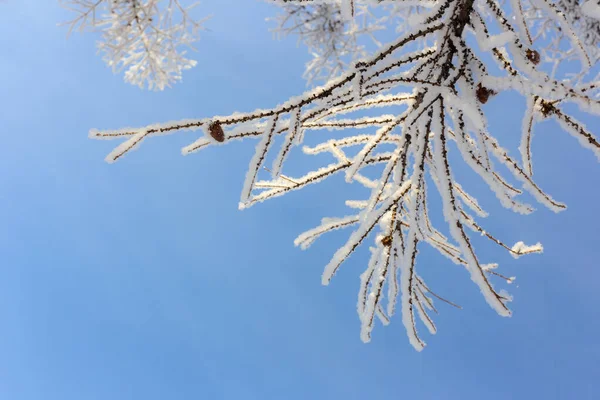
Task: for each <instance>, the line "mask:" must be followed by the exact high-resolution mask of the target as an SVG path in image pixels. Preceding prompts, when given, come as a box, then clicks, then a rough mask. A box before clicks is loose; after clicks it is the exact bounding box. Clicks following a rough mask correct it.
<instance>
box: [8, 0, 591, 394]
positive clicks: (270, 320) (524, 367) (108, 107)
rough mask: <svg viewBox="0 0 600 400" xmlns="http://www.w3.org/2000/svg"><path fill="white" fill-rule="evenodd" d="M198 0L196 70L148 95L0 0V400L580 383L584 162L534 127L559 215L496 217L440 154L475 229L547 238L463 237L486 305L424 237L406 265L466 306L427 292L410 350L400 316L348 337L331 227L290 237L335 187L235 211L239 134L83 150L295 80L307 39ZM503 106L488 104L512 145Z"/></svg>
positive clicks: (247, 7) (540, 167)
mask: <svg viewBox="0 0 600 400" xmlns="http://www.w3.org/2000/svg"><path fill="white" fill-rule="evenodd" d="M205 3H206V4H205V5H204V6H202V8H200V9H199V10H200V11H202V10H204V11H205V12H206V13H207V14H214V19H213V20H212V21H211V23H210V25H209V26H210V29H211V30H210V31H209V32H206V33H205V34H204V35H203V38H202V40H201V42H200V43H199V44H198V48H199V50H200V52H199V54H198V58H199V61H200V62H199V65H198V67H197V68H195V69H194V70H192V71H190V72H188V73H187V74H186V75H185V77H184V83H183V84H180V85H177V86H175V87H174V88H173V89H171V90H168V91H165V92H162V93H149V92H143V91H140V90H139V89H137V88H135V87H132V86H129V85H126V84H124V83H123V82H122V78H121V77H120V76H114V75H112V74H111V72H110V71H109V70H108V69H107V68H106V67H105V66H104V64H103V63H102V61H101V60H100V59H99V57H97V56H96V55H95V48H94V38H93V36H92V35H73V36H72V37H71V38H69V40H66V38H65V34H66V29H65V28H60V27H57V26H56V25H57V23H58V22H61V21H64V20H66V19H68V14H66V13H65V12H64V11H63V10H61V9H59V8H58V7H57V5H56V2H55V1H44V2H41V1H37V0H36V1H34V0H21V1H13V0H10V1H6V2H2V3H1V4H0V7H1V10H0V50H1V51H2V57H1V58H0V77H1V78H0V93H1V95H0V109H1V111H0V149H1V150H0V151H1V152H2V155H1V156H0V171H2V172H1V173H0V257H1V262H0V326H1V327H2V328H1V329H0V399H7V400H8V399H10V400H41V399H43V400H53V399H60V400H68V399H77V400H80V399H86V400H87V399H102V400H105V399H111V400H116V399H144V400H151V399H244V400H245V399H331V398H334V399H358V398H367V397H368V398H373V399H374V398H377V399H395V398H409V397H410V398H416V399H481V398H485V399H487V400H492V399H509V398H510V399H530V398H546V399H567V398H569V399H570V398H576V399H593V398H598V396H600V382H599V381H598V376H600V344H599V343H598V338H599V337H600V322H599V321H600V311H598V310H599V307H598V305H599V304H600V291H599V290H598V282H599V280H600V272H599V270H598V259H599V258H600V246H599V245H598V244H599V243H600V242H599V240H598V238H599V234H598V226H599V225H600V217H599V214H598V212H597V210H598V199H599V195H600V179H599V178H598V177H599V176H600V166H599V165H598V163H597V161H596V159H595V157H594V156H593V154H592V153H591V152H589V151H586V150H584V149H582V148H580V147H579V145H578V143H577V142H576V141H575V140H574V139H573V138H571V137H569V136H568V135H567V134H565V133H563V132H561V131H559V130H558V129H557V127H556V126H555V125H554V124H552V123H544V124H542V125H540V126H539V128H538V129H537V130H536V133H537V136H536V138H535V139H534V149H533V151H534V167H535V168H536V178H537V181H538V182H539V184H540V185H541V186H542V187H543V188H545V189H547V190H548V191H549V192H550V193H552V194H553V195H554V197H555V198H557V199H559V200H561V201H564V202H566V203H567V204H568V205H569V209H568V210H567V211H566V212H563V213H561V214H558V215H555V214H553V213H552V212H550V211H548V210H545V209H543V208H541V207H538V208H539V210H538V211H537V212H536V213H534V214H533V215H530V216H527V217H519V216H517V215H514V214H511V213H510V212H509V211H506V210H504V209H502V208H501V207H500V206H499V205H498V204H497V202H496V201H495V199H494V198H493V197H492V196H491V195H490V194H489V193H487V191H486V190H485V188H484V187H483V185H482V184H481V183H480V182H479V181H478V180H477V179H476V178H475V177H474V176H472V175H469V173H468V172H466V171H461V170H457V174H459V175H461V176H462V177H463V179H462V182H463V183H465V184H466V185H467V186H470V187H472V188H473V189H472V190H473V192H474V193H475V194H476V195H477V197H478V198H479V200H480V202H481V203H482V204H483V205H485V208H487V210H488V211H490V212H491V213H492V216H491V217H489V218H488V220H487V221H485V226H486V228H487V229H488V230H489V231H493V232H495V233H496V234H497V235H498V236H500V237H502V238H504V239H505V240H506V241H507V242H511V243H512V242H514V241H517V240H524V241H526V242H529V243H535V242H536V241H538V240H539V241H541V242H542V243H543V244H544V246H545V253H544V254H543V255H534V256H530V257H525V258H521V259H519V260H514V259H512V257H510V256H509V255H507V254H505V253H503V252H502V251H499V250H498V249H496V248H495V247H493V246H491V245H490V244H489V243H486V242H484V241H483V240H479V239H476V245H477V246H478V249H480V254H485V257H486V260H485V261H486V262H491V261H497V262H499V263H500V265H501V267H503V270H504V271H505V272H506V273H507V274H508V275H517V276H518V278H517V281H516V282H515V283H514V284H513V285H511V286H509V287H508V289H509V290H510V291H511V292H512V294H513V295H514V296H515V301H514V302H513V303H512V308H513V311H514V316H513V317H512V318H509V319H505V318H500V317H498V316H496V314H495V313H494V312H493V311H492V310H491V309H490V308H489V307H488V306H487V305H486V304H485V302H484V300H483V299H482V298H481V296H480V295H479V293H478V291H477V289H476V288H475V286H474V285H472V284H471V282H470V280H469V279H468V275H467V273H466V272H465V271H464V270H463V269H459V268H458V267H456V266H454V265H451V264H449V263H448V262H447V261H446V260H445V259H444V258H442V257H441V256H439V255H437V254H435V253H434V252H432V251H431V250H429V249H423V251H422V253H421V254H420V259H419V266H420V268H421V271H423V272H422V274H423V275H424V276H425V277H426V278H427V277H429V282H430V283H431V285H432V287H434V288H435V289H437V290H438V291H439V292H441V293H443V294H445V295H447V296H448V297H450V298H452V299H453V300H455V301H456V302H458V303H460V304H462V305H463V306H464V308H465V309H464V310H462V311H458V310H455V309H452V308H450V307H444V305H442V304H439V309H440V311H441V315H440V316H439V317H437V319H436V323H437V325H438V330H439V333H438V335H436V336H433V337H431V336H429V335H427V334H426V333H425V332H424V339H425V340H426V341H427V342H428V347H427V348H426V349H425V350H424V351H423V352H422V353H417V352H415V351H414V350H413V349H412V347H411V346H410V345H409V344H408V341H407V339H406V334H405V332H404V329H403V326H402V324H401V321H400V318H399V317H396V318H394V319H393V320H392V324H391V325H390V326H389V327H386V328H382V327H381V326H377V327H376V328H375V331H374V335H373V341H372V342H371V343H370V344H368V345H365V344H363V343H362V342H361V341H360V339H359V321H358V318H357V316H356V312H355V298H356V291H357V289H358V275H359V274H360V272H361V271H362V269H363V268H364V263H365V262H366V260H365V256H366V249H363V250H361V251H359V252H358V253H357V254H356V256H355V257H354V258H352V259H351V261H350V262H347V263H346V264H344V266H343V268H342V269H341V271H340V272H339V273H338V274H337V275H336V277H335V279H334V281H333V282H332V284H331V285H330V286H329V287H323V286H321V285H320V276H321V272H322V267H323V266H324V265H325V264H326V263H327V261H328V259H329V257H330V256H331V255H332V254H333V252H334V250H335V249H336V246H338V245H340V244H341V243H342V241H343V240H344V237H345V236H344V233H340V234H337V233H336V234H332V235H331V236H329V237H327V238H325V239H324V240H323V241H321V242H317V243H316V244H315V245H314V246H313V247H312V248H311V250H309V251H307V252H302V251H300V250H299V249H296V248H294V247H293V243H292V242H293V239H294V238H295V237H296V235H297V234H298V233H300V232H302V231H304V230H305V229H307V228H310V227H312V226H314V225H315V224H317V223H318V221H319V220H320V218H321V217H323V216H336V215H337V216H339V215H344V214H345V212H346V210H342V209H340V204H342V201H343V200H344V199H345V196H346V193H344V191H343V190H338V188H340V189H341V188H344V186H343V185H342V184H341V182H339V181H335V180H334V181H332V182H331V184H327V183H326V184H323V185H321V186H315V187H311V188H309V189H307V190H304V191H302V192H298V193H294V194H291V195H288V196H285V197H283V198H279V199H276V200H272V201H270V202H268V203H264V204H261V205H258V206H256V207H253V208H251V209H249V210H245V211H243V212H240V211H238V210H237V202H238V199H239V191H240V190H241V185H242V181H243V178H244V175H245V170H246V167H247V164H248V161H249V159H250V157H251V155H252V151H253V147H254V143H253V142H251V143H235V144H232V145H229V146H228V147H226V148H223V147H221V148H214V149H207V150H206V151H204V152H201V153H199V154H197V155H193V156H189V157H181V156H180V153H179V150H180V148H181V146H182V145H185V144H188V143H189V142H191V141H192V140H194V139H195V136H194V134H193V133H185V134H181V135H179V136H173V137H166V138H154V139H152V140H149V141H147V142H146V143H144V144H143V146H142V147H141V148H140V149H139V150H138V151H136V152H135V153H132V154H130V155H129V156H127V157H125V158H124V159H123V160H122V161H120V162H118V163H116V164H114V165H108V164H105V163H104V162H103V158H104V156H105V155H106V154H107V153H108V152H109V151H110V150H111V149H112V146H113V145H114V144H116V143H112V142H96V141H91V140H89V139H88V138H87V132H88V130H89V129H90V128H93V127H96V128H119V127H122V126H128V125H132V126H136V125H143V124H147V123H152V122H160V121H168V120H173V119H178V118H192V117H205V116H210V115H213V114H227V113H230V112H231V111H234V110H251V109H254V108H257V107H269V106H272V105H274V104H276V103H279V102H281V101H282V100H284V99H286V98H287V97H289V96H291V95H295V94H298V93H300V92H301V91H302V90H303V89H304V82H303V81H302V79H301V74H302V69H303V63H304V62H305V61H306V57H307V55H306V51H305V49H303V48H297V47H296V46H295V42H294V40H293V39H290V40H286V41H281V42H277V41H273V40H271V33H269V32H268V29H267V28H268V25H267V24H265V23H264V18H265V17H267V16H269V15H272V11H273V10H272V9H271V8H270V7H269V6H267V5H266V4H264V3H262V2H258V1H248V2H242V1H231V0H229V1H209V0H206V1H205ZM234 5H235V6H236V7H238V8H234V7H233V6H234ZM521 105H522V100H521V99H518V98H517V97H511V96H510V95H509V96H504V97H502V96H500V97H499V98H498V99H495V100H494V101H491V102H490V104H488V105H487V106H488V110H489V112H490V120H491V124H492V126H493V127H494V129H495V131H496V132H499V133H498V137H499V139H500V140H501V142H502V143H503V144H504V145H505V146H506V147H508V148H510V149H511V153H512V154H515V155H516V154H517V151H516V146H517V144H518V141H519V126H520V118H519V116H520V114H519V110H520V107H521ZM586 121H587V123H588V126H590V127H598V126H599V124H598V119H596V120H593V119H591V118H588V119H587V120H586ZM596 132H598V130H596ZM331 188H333V189H334V190H331ZM328 189H330V190H328ZM487 258H489V259H487ZM498 284H500V282H498ZM421 330H422V331H425V330H424V329H421Z"/></svg>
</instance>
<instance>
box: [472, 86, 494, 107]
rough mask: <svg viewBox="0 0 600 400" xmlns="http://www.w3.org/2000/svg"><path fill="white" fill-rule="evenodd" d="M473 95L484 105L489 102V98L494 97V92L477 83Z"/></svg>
mask: <svg viewBox="0 0 600 400" xmlns="http://www.w3.org/2000/svg"><path fill="white" fill-rule="evenodd" d="M475 94H476V95H477V100H479V102H480V103H482V104H485V103H487V101H488V100H489V98H490V96H493V95H495V94H496V92H495V91H494V90H492V89H488V88H486V87H484V86H482V85H481V83H479V84H478V85H477V90H476V91H475Z"/></svg>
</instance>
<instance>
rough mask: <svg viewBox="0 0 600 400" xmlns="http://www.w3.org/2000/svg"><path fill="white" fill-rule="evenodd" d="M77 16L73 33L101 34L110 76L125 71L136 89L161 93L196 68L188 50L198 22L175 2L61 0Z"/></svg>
mask: <svg viewBox="0 0 600 400" xmlns="http://www.w3.org/2000/svg"><path fill="white" fill-rule="evenodd" d="M60 1H61V4H62V5H63V6H64V7H65V8H67V9H70V10H72V11H73V12H75V13H76V14H77V16H76V17H75V18H74V19H73V20H72V21H71V22H70V23H69V24H70V25H71V30H73V29H79V30H86V29H91V30H94V31H99V32H101V33H102V40H101V41H99V42H98V50H99V51H100V52H101V53H102V54H103V59H104V61H105V62H106V64H107V65H108V66H110V67H111V68H112V69H113V72H120V71H122V70H125V81H126V82H128V83H131V84H133V85H136V86H139V87H140V88H144V87H148V89H155V90H163V89H164V88H165V87H168V86H171V84H173V83H175V82H177V81H179V80H181V74H182V72H183V71H184V70H186V69H189V68H192V67H193V66H195V65H196V61H194V60H191V59H188V58H187V57H186V49H190V48H192V44H193V43H194V42H195V41H197V40H198V31H199V30H200V29H201V28H202V25H201V22H202V21H195V20H193V19H192V18H190V16H189V10H190V9H191V8H192V6H193V5H195V4H193V5H191V6H188V7H184V6H183V5H182V4H181V3H180V1H179V0H60Z"/></svg>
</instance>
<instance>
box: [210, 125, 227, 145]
mask: <svg viewBox="0 0 600 400" xmlns="http://www.w3.org/2000/svg"><path fill="white" fill-rule="evenodd" d="M208 133H210V136H211V137H212V138H213V139H215V140H216V141H217V142H219V143H223V142H224V141H225V132H223V128H221V123H220V122H218V121H215V122H211V123H210V124H209V125H208Z"/></svg>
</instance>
